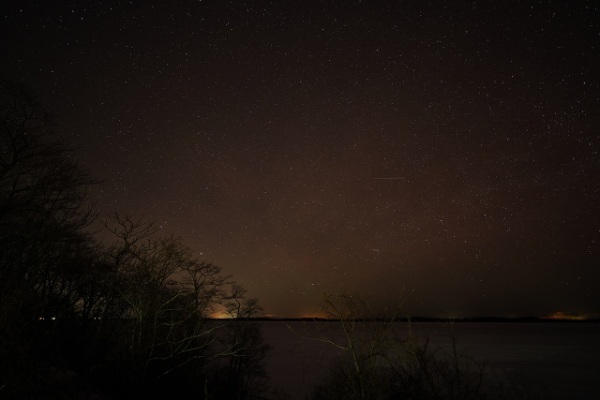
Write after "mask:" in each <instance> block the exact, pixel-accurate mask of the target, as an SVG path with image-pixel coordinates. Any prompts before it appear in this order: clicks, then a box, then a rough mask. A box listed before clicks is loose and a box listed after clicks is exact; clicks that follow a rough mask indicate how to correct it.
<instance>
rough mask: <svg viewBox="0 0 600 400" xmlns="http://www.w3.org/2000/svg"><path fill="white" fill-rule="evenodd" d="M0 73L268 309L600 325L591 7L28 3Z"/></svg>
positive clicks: (11, 1)
mask: <svg viewBox="0 0 600 400" xmlns="http://www.w3.org/2000/svg"><path fill="white" fill-rule="evenodd" d="M0 13H1V14H0V18H1V20H0V77H2V78H5V79H6V78H8V79H12V80H16V81H19V82H23V83H25V84H26V85H28V86H30V87H31V88H33V89H34V90H35V91H36V92H37V93H38V95H39V96H40V97H41V98H42V99H43V101H44V102H45V103H46V104H47V105H48V106H49V108H50V109H51V110H52V111H53V112H54V114H56V116H57V121H58V123H59V129H58V132H59V134H60V136H61V137H62V138H63V139H65V140H67V141H68V142H69V143H71V144H73V145H74V146H76V147H77V150H76V156H77V157H78V158H79V160H80V161H81V164H82V165H83V166H84V167H86V168H88V169H89V170H90V171H91V172H92V174H93V175H95V176H97V177H98V178H100V179H102V180H104V183H103V184H101V185H99V186H97V187H94V188H93V189H92V194H93V196H94V198H95V199H96V200H97V202H98V209H99V211H101V212H105V213H110V212H114V211H120V212H129V213H132V212H136V213H139V214H143V215H144V216H146V217H148V218H149V219H151V220H153V221H155V222H156V224H157V225H158V226H159V227H160V228H161V229H162V230H163V231H164V232H165V233H173V234H175V235H179V236H181V237H182V238H183V239H184V241H185V242H186V243H187V244H188V245H189V246H190V247H191V248H192V249H193V250H194V251H195V253H196V255H198V257H199V258H201V259H203V260H206V261H209V262H213V263H215V264H217V265H219V266H221V267H223V269H224V270H225V271H226V272H228V273H231V274H233V275H234V277H235V278H236V279H237V280H238V281H239V282H241V283H243V284H244V285H245V286H246V287H247V288H248V290H249V292H250V294H251V295H254V296H258V297H259V299H260V301H261V304H262V306H263V307H264V311H265V314H267V315H276V316H306V315H311V313H313V312H315V311H317V310H318V306H319V302H320V300H321V299H322V295H323V293H324V292H341V291H346V292H361V293H363V294H365V295H366V296H368V297H369V298H370V301H371V302H372V304H375V305H386V306H396V305H398V304H400V303H402V304H404V306H405V309H406V310H407V313H409V314H410V315H427V316H443V317H458V316H475V315H479V316H482V315H495V316H525V315H547V314H552V313H555V312H558V311H560V312H564V313H579V314H590V313H591V314H596V313H599V312H600V292H598V290H597V285H598V282H600V268H599V267H600V244H599V241H600V212H599V207H598V205H599V204H600V179H599V178H598V177H599V176H600V156H599V153H598V151H599V149H600V120H599V109H600V107H599V106H600V104H599V103H600V101H599V97H600V88H599V82H598V75H597V74H598V72H597V71H600V48H599V47H600V46H599V45H600V10H599V5H598V3H597V2H594V1H581V2H566V1H522V2H511V1H508V2H504V1H502V2H500V1H496V2H479V1H474V2H465V1H457V2H453V1H416V0H414V1H367V0H363V1H357V0H347V1H342V0H331V1H227V0H223V1H216V0H214V1H210V0H209V1H206V0H205V1H186V0H180V1H168V2H167V1H152V0H150V1H110V0H109V1H53V2H47V1H32V0H25V1H16V0H8V1H7V2H3V5H2V7H1V10H0Z"/></svg>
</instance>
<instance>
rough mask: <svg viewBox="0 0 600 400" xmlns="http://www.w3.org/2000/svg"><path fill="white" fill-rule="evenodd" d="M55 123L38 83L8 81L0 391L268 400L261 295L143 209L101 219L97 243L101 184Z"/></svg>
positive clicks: (0, 249)
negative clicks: (219, 316) (162, 228)
mask: <svg viewBox="0 0 600 400" xmlns="http://www.w3.org/2000/svg"><path fill="white" fill-rule="evenodd" d="M52 129H53V121H52V118H51V116H50V115H49V114H48V113H47V111H46V110H45V108H44V107H43V105H42V104H41V103H40V102H39V101H38V100H37V99H36V98H35V96H34V95H33V94H32V93H31V92H30V91H28V90H27V89H25V88H24V87H23V86H21V85H18V84H14V83H11V82H2V83H1V86H0V397H2V398H44V399H49V398H70V397H74V396H76V394H77V393H88V394H90V393H93V394H94V395H100V394H101V395H105V396H108V397H110V398H131V395H132V394H135V396H136V398H137V397H138V396H145V398H148V397H160V396H161V395H167V394H168V396H169V397H172V396H175V397H177V396H183V395H192V396H194V398H257V397H258V396H259V395H260V393H261V391H262V390H263V389H264V388H265V382H266V377H265V373H264V368H263V361H264V358H265V357H266V355H267V353H268V346H266V345H265V344H264V343H263V341H262V337H261V332H260V330H259V329H258V327H257V326H256V325H253V324H252V323H249V322H248V321H245V322H244V320H246V319H248V318H249V317H251V316H253V315H254V314H256V313H257V312H259V311H260V307H259V305H258V302H257V300H256V299H254V298H248V297H247V295H246V291H245V290H244V288H243V287H242V286H240V285H239V284H237V283H235V282H234V281H233V280H232V278H231V277H230V276H229V275H226V274H225V273H224V272H223V271H222V270H221V268H219V267H218V266H215V265H213V264H209V263H205V262H203V261H201V260H199V259H197V258H196V257H195V255H194V254H193V252H192V251H191V250H190V249H189V248H187V247H186V246H185V245H184V243H183V242H182V241H181V240H180V239H178V238H176V237H173V236H163V235H159V234H158V231H157V230H156V229H155V228H154V226H153V225H152V224H151V223H149V222H147V221H144V220H143V219H141V218H135V217H132V216H125V215H120V214H114V215H112V216H111V217H109V218H101V219H102V220H103V221H102V222H103V225H104V227H105V228H106V229H108V230H109V231H110V232H111V233H112V235H113V238H114V240H113V243H112V244H110V245H105V244H102V243H100V242H99V241H98V240H96V238H95V237H94V235H93V234H92V233H91V229H90V227H91V224H92V223H93V222H94V221H95V219H96V218H97V216H96V215H95V214H94V210H93V207H92V206H91V204H92V201H91V200H92V199H90V198H89V196H88V188H89V186H90V185H93V184H95V183H97V181H96V180H95V179H94V178H93V177H91V176H90V174H89V173H87V172H86V171H84V170H82V168H81V167H80V166H79V165H78V164H77V163H76V161H75V160H73V158H72V157H71V153H70V152H69V150H68V149H67V148H66V147H65V146H64V145H63V144H61V143H60V142H58V141H56V140H55V137H54V135H53V132H52ZM216 311H225V312H228V313H229V314H230V316H231V317H232V318H231V319H230V320H218V321H217V320H213V319H211V318H210V317H211V316H212V315H213V313H214V312H216ZM123 388H128V389H123Z"/></svg>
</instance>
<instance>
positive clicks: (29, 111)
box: [0, 82, 95, 393]
mask: <svg viewBox="0 0 600 400" xmlns="http://www.w3.org/2000/svg"><path fill="white" fill-rule="evenodd" d="M52 128H53V124H52V123H51V118H50V116H49V114H48V112H47V111H46V110H45V108H44V107H43V106H42V105H41V103H40V102H39V100H37V99H36V97H35V96H34V95H33V94H32V93H31V91H29V90H27V89H26V88H24V87H23V86H22V85H19V84H15V83H13V82H1V83H0V347H1V350H2V357H0V359H1V360H2V361H0V369H1V371H2V372H3V373H1V374H0V375H1V377H0V379H2V380H4V379H6V381H5V382H9V383H6V384H5V389H4V390H6V391H13V392H14V393H18V392H19V387H18V381H19V380H18V379H16V378H15V379H13V380H12V383H10V381H11V378H10V376H13V377H16V376H17V375H18V374H19V373H20V371H21V369H20V368H18V364H19V363H20V362H21V360H27V362H28V363H30V364H31V362H30V361H31V360H30V359H29V358H28V357H29V356H31V354H32V349H33V347H34V346H35V345H36V343H37V344H39V343H40V341H41V339H40V338H41V332H39V331H36V330H35V329H34V323H35V320H36V319H37V318H40V317H42V318H44V317H47V318H48V319H50V318H52V317H56V316H59V315H67V314H71V313H72V311H73V306H74V304H73V302H74V301H76V300H75V297H76V296H74V292H75V286H74V283H75V282H74V280H73V279H71V278H68V276H69V275H71V277H72V274H71V273H72V267H73V263H72V261H73V259H74V258H76V257H79V256H80V255H82V254H84V253H86V252H87V251H88V247H89V246H90V245H91V240H90V238H89V235H88V234H87V233H86V228H87V227H88V226H89V224H90V222H91V221H92V213H91V207H90V205H89V202H88V196H87V190H86V188H87V186H88V185H90V184H93V183H94V182H95V180H94V179H92V178H91V177H90V175H89V174H88V173H87V172H86V171H84V170H82V169H81V168H80V167H79V166H78V165H77V164H76V163H75V162H74V161H73V160H72V158H71V154H70V152H69V151H68V149H67V148H66V146H64V145H62V144H61V143H60V142H59V141H57V140H56V137H55V135H54V134H53V129H52ZM26 372H27V373H31V366H28V367H27V371H26ZM6 377H8V378H6ZM1 385H2V383H0V386H1ZM24 386H25V385H24Z"/></svg>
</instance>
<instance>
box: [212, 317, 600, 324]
mask: <svg viewBox="0 0 600 400" xmlns="http://www.w3.org/2000/svg"><path fill="white" fill-rule="evenodd" d="M211 319H214V320H220V319H219V318H211ZM248 320H249V321H319V322H339V321H340V320H339V319H334V318H322V317H299V318H291V317H254V318H249V319H248ZM354 320H355V321H357V322H384V321H388V322H389V318H356V319H354ZM394 320H395V322H449V323H455V322H516V323H527V322H535V323H544V324H545V323H555V322H559V323H576V324H581V323H598V322H600V318H588V319H569V318H562V319H561V318H546V317H514V318H504V317H472V318H433V317H414V318H413V317H411V318H395V319H394Z"/></svg>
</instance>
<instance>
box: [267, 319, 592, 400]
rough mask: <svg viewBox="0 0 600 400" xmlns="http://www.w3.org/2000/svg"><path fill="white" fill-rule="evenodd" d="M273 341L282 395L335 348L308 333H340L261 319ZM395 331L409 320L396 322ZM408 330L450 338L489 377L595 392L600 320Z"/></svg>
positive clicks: (301, 387) (584, 394) (295, 390)
mask: <svg viewBox="0 0 600 400" xmlns="http://www.w3.org/2000/svg"><path fill="white" fill-rule="evenodd" d="M261 325H262V328H263V335H264V338H265V341H266V342H267V343H269V344H270V345H271V347H272V349H271V353H270V357H269V358H268V360H267V372H268V374H269V376H270V378H271V385H272V386H273V387H274V388H276V389H277V390H278V391H279V392H280V393H281V396H282V398H289V399H303V398H304V396H305V395H306V394H307V393H309V392H310V390H311V388H312V387H313V385H314V384H315V383H316V382H318V380H319V379H320V378H321V377H323V376H324V374H325V372H326V371H327V369H328V366H329V365H330V364H331V362H332V361H333V360H334V359H335V358H336V357H337V356H338V355H339V354H340V353H339V351H338V350H336V349H335V348H334V347H333V346H331V345H328V344H325V343H321V342H318V341H314V340H310V339H308V338H310V337H316V336H318V332H319V330H321V331H327V332H328V334H330V335H333V336H336V335H338V336H339V335H340V334H341V331H340V329H339V328H340V327H339V323H337V322H312V321H309V322H303V321H291V322H290V321H266V322H261ZM397 329H398V330H399V331H402V330H405V331H406V332H408V329H409V325H408V324H406V323H397ZM410 329H412V332H413V334H416V335H418V336H422V337H429V338H430V340H431V343H432V344H433V345H434V346H436V347H439V348H442V349H444V350H450V349H451V348H452V338H455V340H456V342H457V344H458V347H459V349H460V350H461V351H463V352H466V354H467V355H469V356H470V357H472V358H474V359H476V360H478V361H479V362H482V363H484V364H485V374H486V375H487V376H488V377H498V376H502V377H504V378H503V379H510V380H511V381H519V382H525V383H527V384H528V385H534V386H535V387H536V388H542V389H543V391H545V392H548V393H552V395H553V396H555V397H554V398H556V399H590V400H591V399H600V384H599V383H598V382H599V381H600V323H562V322H558V323H553V322H543V323H541V322H540V323H535V322H532V323H525V322H519V323H514V322H513V323H510V322H509V323H504V322H488V323H480V322H456V323H452V324H450V323H443V322H418V323H411V324H410Z"/></svg>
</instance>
